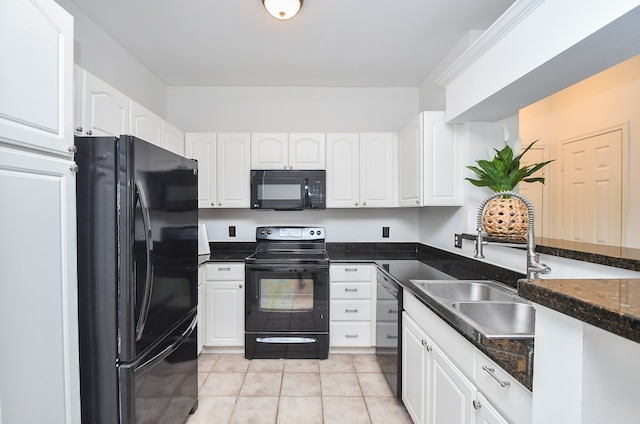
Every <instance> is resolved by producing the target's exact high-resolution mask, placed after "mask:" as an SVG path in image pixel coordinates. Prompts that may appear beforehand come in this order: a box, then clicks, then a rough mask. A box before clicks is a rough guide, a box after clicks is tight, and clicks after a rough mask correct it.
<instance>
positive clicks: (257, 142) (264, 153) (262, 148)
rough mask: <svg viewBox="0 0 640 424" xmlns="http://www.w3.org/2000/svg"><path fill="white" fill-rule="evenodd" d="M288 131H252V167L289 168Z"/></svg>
mask: <svg viewBox="0 0 640 424" xmlns="http://www.w3.org/2000/svg"><path fill="white" fill-rule="evenodd" d="M288 140H289V137H288V134H287V133H251V169H257V170H261V169H288V167H289V141H288Z"/></svg>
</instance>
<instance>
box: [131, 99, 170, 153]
mask: <svg viewBox="0 0 640 424" xmlns="http://www.w3.org/2000/svg"><path fill="white" fill-rule="evenodd" d="M129 130H130V131H129V132H130V133H131V134H132V135H135V136H136V137H138V138H141V139H143V140H144V141H148V142H149V143H152V144H155V145H156V146H161V147H164V146H163V145H162V119H161V118H160V117H159V116H158V115H156V114H154V113H153V112H151V111H150V110H149V109H147V108H145V107H144V106H142V105H140V104H138V103H136V102H134V101H133V100H131V99H130V100H129Z"/></svg>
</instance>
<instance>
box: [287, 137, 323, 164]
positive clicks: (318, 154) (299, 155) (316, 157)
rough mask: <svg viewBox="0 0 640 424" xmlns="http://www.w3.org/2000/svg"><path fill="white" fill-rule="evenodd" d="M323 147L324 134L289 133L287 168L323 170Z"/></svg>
mask: <svg viewBox="0 0 640 424" xmlns="http://www.w3.org/2000/svg"><path fill="white" fill-rule="evenodd" d="M325 146H326V143H325V134H324V133H290V134H289V168H290V169H325V168H326V160H325V158H326V147H325Z"/></svg>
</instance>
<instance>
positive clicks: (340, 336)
mask: <svg viewBox="0 0 640 424" xmlns="http://www.w3.org/2000/svg"><path fill="white" fill-rule="evenodd" d="M330 339H331V341H330V343H331V346H366V347H369V346H371V323H368V322H353V323H352V322H331V329H330Z"/></svg>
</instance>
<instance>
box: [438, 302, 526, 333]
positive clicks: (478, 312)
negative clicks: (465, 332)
mask: <svg viewBox="0 0 640 424" xmlns="http://www.w3.org/2000/svg"><path fill="white" fill-rule="evenodd" d="M451 307H452V308H453V309H455V310H457V311H459V312H460V313H461V314H462V315H464V316H465V317H467V318H468V319H469V320H471V321H473V322H474V323H476V324H477V325H479V326H481V327H482V329H481V333H482V334H483V335H484V336H486V337H488V338H492V337H505V338H527V337H533V335H534V330H535V316H536V315H535V313H536V312H535V309H534V308H533V306H531V305H529V304H526V303H517V302H454V303H452V304H451Z"/></svg>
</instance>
